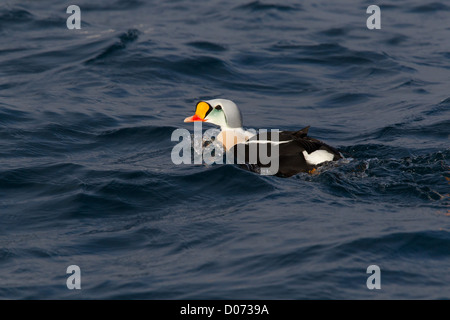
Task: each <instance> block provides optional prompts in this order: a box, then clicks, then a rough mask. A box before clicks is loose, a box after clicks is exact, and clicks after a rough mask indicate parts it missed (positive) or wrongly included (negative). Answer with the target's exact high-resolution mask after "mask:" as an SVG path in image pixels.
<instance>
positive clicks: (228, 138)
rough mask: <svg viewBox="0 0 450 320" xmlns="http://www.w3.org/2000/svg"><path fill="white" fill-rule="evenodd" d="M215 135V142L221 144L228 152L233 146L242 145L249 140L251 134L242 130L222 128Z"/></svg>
mask: <svg viewBox="0 0 450 320" xmlns="http://www.w3.org/2000/svg"><path fill="white" fill-rule="evenodd" d="M221 129H222V130H221V131H220V133H219V134H218V135H217V140H218V141H219V142H220V143H222V145H223V147H224V149H225V150H230V149H231V148H232V147H233V146H234V145H236V144H238V143H243V142H245V141H247V140H248V139H250V138H251V137H252V136H253V134H252V133H251V132H248V131H245V130H244V129H243V128H228V127H222V128H221Z"/></svg>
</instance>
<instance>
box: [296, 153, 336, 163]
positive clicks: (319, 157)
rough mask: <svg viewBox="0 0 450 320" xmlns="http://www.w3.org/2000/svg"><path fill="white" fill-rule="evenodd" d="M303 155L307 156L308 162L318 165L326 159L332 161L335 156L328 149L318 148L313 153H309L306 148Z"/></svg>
mask: <svg viewBox="0 0 450 320" xmlns="http://www.w3.org/2000/svg"><path fill="white" fill-rule="evenodd" d="M303 156H304V157H305V160H306V162H308V163H309V164H312V165H316V164H319V163H322V162H325V161H332V160H333V158H334V154H332V153H330V152H328V151H326V150H316V151H314V152H311V153H308V152H306V150H305V151H303Z"/></svg>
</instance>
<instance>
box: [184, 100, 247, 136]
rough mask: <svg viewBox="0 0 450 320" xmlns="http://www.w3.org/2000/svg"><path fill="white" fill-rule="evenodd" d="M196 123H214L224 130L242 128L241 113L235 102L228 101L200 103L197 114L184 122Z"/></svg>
mask: <svg viewBox="0 0 450 320" xmlns="http://www.w3.org/2000/svg"><path fill="white" fill-rule="evenodd" d="M194 121H202V122H207V123H213V124H215V125H218V126H220V127H221V128H222V129H234V128H242V116H241V112H240V111H239V109H238V107H237V106H236V104H235V103H234V102H233V101H231V100H226V99H213V100H208V101H200V102H198V103H197V106H196V107H195V114H194V115H193V116H192V117H188V118H186V119H184V122H194Z"/></svg>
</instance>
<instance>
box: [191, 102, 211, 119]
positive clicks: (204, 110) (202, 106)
mask: <svg viewBox="0 0 450 320" xmlns="http://www.w3.org/2000/svg"><path fill="white" fill-rule="evenodd" d="M211 110H212V107H211V106H210V105H209V104H208V103H206V102H205V101H200V102H199V103H197V107H196V108H195V114H196V115H197V116H198V117H199V118H201V119H205V117H206V116H207V115H208V113H210V112H211Z"/></svg>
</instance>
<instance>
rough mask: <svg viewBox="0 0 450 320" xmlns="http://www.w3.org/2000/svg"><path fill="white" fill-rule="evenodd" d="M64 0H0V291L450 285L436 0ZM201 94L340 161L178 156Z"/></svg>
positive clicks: (442, 41) (288, 291)
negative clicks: (73, 278)
mask: <svg viewBox="0 0 450 320" xmlns="http://www.w3.org/2000/svg"><path fill="white" fill-rule="evenodd" d="M71 4H75V3H72V2H65V1H57V0H53V1H51V0H47V1H14V0H6V1H2V2H1V4H0V36H1V39H2V41H1V44H0V164H1V166H0V298H2V299H119V298H121V299H138V298H139V299H230V298H232V299H448V298H450V272H449V271H450V196H449V193H450V184H449V183H450V181H449V180H450V171H449V170H450V148H449V141H450V90H449V84H450V42H449V36H450V20H449V15H450V6H449V4H448V3H446V2H445V1H442V0H441V1H437V2H430V3H427V4H424V2H423V1H419V0H416V1H384V2H382V3H380V4H379V5H380V7H381V29H380V30H369V29H368V28H367V27H366V19H367V18H368V17H369V15H368V14H367V13H366V9H367V7H368V6H369V5H370V4H376V3H373V2H371V1H342V0H339V1H324V0H322V1H317V0H308V1H284V2H283V3H282V4H279V2H276V1H270V0H264V1H242V2H240V3H238V2H235V1H224V0H220V1H203V2H202V3H200V2H198V1H139V0H135V1H125V0H115V1H106V0H103V1H95V2H94V1H87V0H79V1H77V3H76V4H77V5H78V6H80V8H81V26H82V28H81V29H80V30H69V29H67V27H66V19H67V18H68V17H69V14H67V13H66V8H67V7H68V6H69V5H71ZM211 98H226V99H231V100H233V101H235V102H236V103H237V104H238V105H239V106H240V109H241V111H242V114H243V117H244V124H245V125H246V126H247V127H249V128H268V129H270V128H274V129H281V130H283V129H288V130H294V129H300V128H303V127H304V126H307V125H311V129H310V131H309V133H310V135H311V136H313V137H315V138H319V139H321V140H323V141H325V142H327V143H329V144H330V145H333V146H335V147H337V148H339V150H340V151H341V152H342V153H343V154H345V155H346V157H347V158H349V161H346V162H343V163H340V164H339V165H338V166H331V167H329V168H327V170H324V171H322V172H321V173H320V174H318V175H307V174H298V175H296V176H294V177H291V178H285V179H283V178H277V177H273V176H260V175H257V174H255V173H252V172H248V171H244V170H242V169H240V168H239V167H237V166H234V165H219V164H217V165H211V166H206V165H175V164H173V163H172V161H171V150H172V148H173V147H174V145H175V144H176V143H175V142H172V141H171V134H172V132H173V131H174V130H175V129H178V128H185V129H189V130H192V132H193V126H192V124H187V123H186V124H185V123H183V119H184V118H185V117H187V116H190V115H192V114H193V112H194V107H195V103H196V102H197V101H198V100H200V99H211ZM207 128H212V127H207ZM207 128H205V129H207ZM373 264H374V265H378V266H379V267H380V270H381V289H379V290H377V289H374V290H369V289H368V288H367V286H366V280H367V278H368V277H369V275H370V274H367V273H366V269H367V267H368V266H369V265H373ZM69 265H78V266H79V267H80V269H81V290H69V289H68V288H67V287H66V280H67V278H68V276H69V275H67V274H66V269H67V267H68V266H69Z"/></svg>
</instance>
